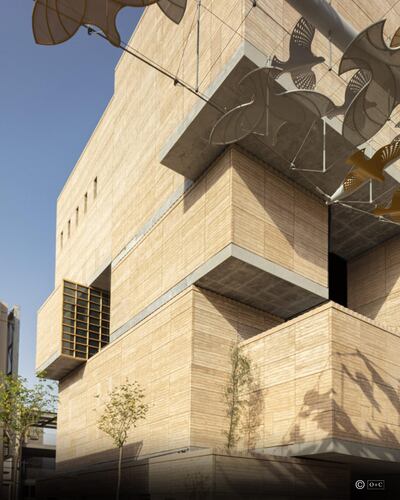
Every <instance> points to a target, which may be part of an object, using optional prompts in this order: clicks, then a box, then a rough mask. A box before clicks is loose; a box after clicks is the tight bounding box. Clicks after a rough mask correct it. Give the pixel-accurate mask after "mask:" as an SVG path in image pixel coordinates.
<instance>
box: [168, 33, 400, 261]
mask: <svg viewBox="0 0 400 500" xmlns="http://www.w3.org/2000/svg"><path fill="white" fill-rule="evenodd" d="M265 62H266V61H265V56H264V55H263V54H261V53H260V52H259V51H258V50H257V49H255V48H254V47H253V46H252V45H250V44H249V43H248V42H243V44H242V45H241V46H240V47H239V49H238V50H237V52H236V53H235V54H234V56H233V57H232V59H231V60H230V61H229V62H228V63H227V65H226V66H225V69H224V70H223V71H222V72H221V73H220V75H219V76H218V77H217V78H216V79H215V81H214V82H213V84H212V85H211V86H210V87H209V88H208V89H207V90H206V91H205V94H206V95H207V96H209V97H210V99H211V101H212V103H213V104H214V105H215V107H214V106H213V105H210V104H208V103H205V102H204V101H200V100H199V101H198V103H197V105H196V106H195V107H194V108H193V109H192V111H191V112H190V113H189V115H188V116H187V117H186V119H185V120H184V121H183V122H182V123H181V125H180V126H179V127H178V128H177V130H176V131H175V133H174V134H173V135H172V136H171V137H170V139H169V140H168V142H167V143H166V144H165V146H164V147H163V148H162V150H161V153H160V156H161V163H162V164H163V165H165V166H167V167H168V168H171V169H172V170H174V171H176V172H179V173H180V174H182V175H184V176H185V177H187V178H190V179H196V178H198V177H199V176H200V175H201V174H202V173H203V172H204V171H205V170H206V169H207V168H208V166H209V165H210V164H211V163H212V162H213V161H214V160H215V159H216V158H217V157H218V155H220V154H221V152H222V150H223V149H224V146H218V145H212V144H210V143H209V141H208V139H209V135H210V132H211V130H212V127H213V126H214V124H215V123H216V121H217V120H218V119H219V118H220V117H221V111H219V110H222V109H226V110H229V109H231V108H233V107H234V106H237V105H238V104H242V103H244V102H245V101H246V100H245V98H244V97H243V94H242V92H241V90H240V88H239V82H240V80H241V79H242V78H243V77H244V76H245V75H246V74H248V73H249V72H250V71H251V70H253V69H255V68H257V67H262V66H263V65H265ZM281 84H282V85H284V87H282V92H284V91H285V90H288V89H290V83H288V82H286V81H285V80H282V81H281ZM290 99H292V101H293V109H294V113H296V109H300V108H299V106H301V112H302V114H304V115H305V116H306V119H305V120H304V123H302V124H300V125H299V124H298V123H297V124H296V123H286V124H285V125H284V126H283V127H282V129H281V130H280V131H279V133H278V135H277V141H276V144H273V141H272V139H271V138H268V137H265V136H260V135H255V134H250V135H249V136H247V137H246V138H245V139H243V140H241V141H239V142H238V144H239V145H240V146H241V147H242V148H243V149H244V150H246V151H247V152H248V153H250V154H252V155H253V156H254V157H256V158H257V159H259V160H261V161H262V162H265V163H266V164H268V166H269V167H273V168H275V169H276V170H278V171H280V172H281V173H283V174H284V175H285V176H287V177H288V178H291V179H293V180H294V181H295V182H296V183H298V184H299V185H301V186H302V187H304V188H305V189H307V190H309V191H310V192H311V193H313V194H314V195H316V196H319V197H320V198H322V199H324V196H323V195H322V194H321V193H320V192H319V191H318V190H317V189H316V186H318V188H319V189H320V190H321V191H323V192H325V193H327V194H329V195H330V194H332V193H333V192H335V191H336V189H337V187H338V186H339V185H340V183H341V182H342V180H343V178H344V177H345V175H346V174H347V172H348V171H349V169H350V166H349V165H348V164H346V162H345V160H346V158H347V157H348V156H349V155H350V154H351V153H352V152H354V149H355V146H354V145H353V144H351V143H349V142H348V141H346V140H345V139H344V138H343V136H342V135H341V132H340V131H341V123H340V121H339V120H338V119H337V118H333V119H331V120H326V142H325V144H326V148H325V153H326V167H327V169H328V170H327V172H325V173H322V166H323V123H322V120H321V119H320V118H319V117H318V116H316V115H315V114H313V112H312V111H311V110H309V109H306V110H305V108H304V106H303V104H300V103H299V102H298V101H296V99H295V98H294V97H290ZM216 108H218V109H216ZM291 163H294V165H295V167H296V169H308V170H320V171H318V172H304V171H299V170H293V169H291V168H290V167H291ZM399 181H400V174H399V171H398V169H397V168H396V166H395V165H391V166H390V167H388V168H387V170H386V175H385V181H384V182H382V183H374V186H373V197H374V198H378V200H379V204H384V203H386V202H388V201H389V200H390V198H391V196H392V193H393V190H394V189H395V188H396V186H397V185H398V182H399ZM368 198H369V186H368V185H366V186H365V187H363V188H361V189H360V190H359V191H358V192H357V193H355V195H354V196H352V197H351V199H352V200H355V201H362V200H368ZM344 201H346V200H344ZM356 207H358V208H361V209H367V208H368V207H369V208H371V205H356ZM331 223H332V225H331V228H332V231H331V242H330V243H331V251H332V252H334V253H336V254H338V255H340V256H341V257H343V258H345V259H350V258H352V257H354V256H356V255H358V254H360V253H362V252H364V251H366V250H368V249H370V248H372V247H373V246H375V245H377V244H379V243H381V242H383V241H385V240H387V239H388V238H391V237H393V236H395V235H397V234H400V226H398V225H395V224H391V223H385V222H380V221H379V220H378V219H377V218H376V217H374V216H372V215H369V214H365V213H361V212H357V211H356V210H352V209H350V208H347V207H344V206H342V205H333V206H332V209H331Z"/></svg>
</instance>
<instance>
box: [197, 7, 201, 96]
mask: <svg viewBox="0 0 400 500" xmlns="http://www.w3.org/2000/svg"><path fill="white" fill-rule="evenodd" d="M200 17H201V0H197V43H196V59H197V60H196V92H198V91H199V80H200Z"/></svg>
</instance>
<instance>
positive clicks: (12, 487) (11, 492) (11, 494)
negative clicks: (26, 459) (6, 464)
mask: <svg viewBox="0 0 400 500" xmlns="http://www.w3.org/2000/svg"><path fill="white" fill-rule="evenodd" d="M16 461H17V459H16V457H15V455H13V456H12V457H11V478H10V479H11V480H10V488H9V490H8V498H9V500H14V492H15V477H16V473H15V470H16V469H15V467H16V466H15V464H16Z"/></svg>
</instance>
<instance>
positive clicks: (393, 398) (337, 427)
mask: <svg viewBox="0 0 400 500" xmlns="http://www.w3.org/2000/svg"><path fill="white" fill-rule="evenodd" d="M333 356H338V357H339V359H340V358H341V361H340V378H341V386H342V390H341V394H337V393H336V391H335V390H334V389H331V390H328V391H326V392H320V391H319V389H318V386H319V382H320V379H321V377H322V374H320V375H319V380H318V382H317V383H316V387H315V388H314V389H311V390H309V391H307V392H306V394H305V395H304V398H303V404H302V407H301V409H300V411H299V412H298V413H297V415H296V417H295V420H294V422H293V425H292V427H291V429H290V431H289V442H290V443H293V442H295V443H304V442H305V441H306V440H305V436H304V435H302V434H301V430H302V429H303V428H304V423H305V421H307V420H308V419H311V420H312V421H314V422H317V424H318V428H319V429H322V430H324V431H326V433H327V434H331V435H333V437H336V438H341V439H347V440H348V441H356V442H362V443H364V444H365V443H368V444H371V445H377V446H383V447H384V446H387V447H389V448H400V441H399V435H397V436H396V435H395V434H394V432H393V431H392V430H391V429H390V427H389V425H390V422H388V420H389V419H390V417H389V413H390V412H392V414H393V415H395V416H396V417H395V420H396V424H395V425H396V427H397V425H398V421H399V419H400V397H399V387H400V385H399V384H400V380H399V379H397V378H395V377H393V376H392V375H391V374H390V373H388V372H386V371H385V370H383V369H382V368H379V367H378V366H377V365H376V364H375V363H374V362H373V361H371V360H370V359H369V358H368V357H367V356H366V355H365V354H363V353H362V352H360V351H359V350H358V349H357V350H356V351H355V352H353V353H348V354H343V353H339V352H336V353H333ZM344 358H346V359H344ZM350 358H352V359H353V360H357V361H359V362H360V370H357V369H351V368H349V364H346V363H345V362H346V360H348V359H350ZM378 368H379V370H380V372H381V373H382V372H385V374H386V375H387V377H386V378H384V377H383V375H381V374H380V373H379V371H378ZM345 379H347V380H349V381H352V382H353V383H354V387H355V388H358V390H359V391H360V392H361V394H362V396H363V397H365V398H366V400H367V401H368V404H367V410H368V411H369V412H370V411H371V409H372V412H373V415H374V416H373V417H371V415H370V413H369V414H368V415H366V416H365V417H364V416H362V418H363V420H362V421H361V424H363V425H366V426H367V429H368V430H367V432H365V431H366V429H361V428H360V425H359V422H356V419H355V417H354V416H352V415H349V413H348V412H346V410H345V402H344V398H351V396H349V395H348V394H346V391H345V389H344V382H345ZM378 396H379V401H378ZM348 401H349V400H348ZM355 404H356V405H357V402H356V403H355ZM360 405H361V403H360ZM386 405H389V407H387V406H386ZM329 408H330V410H331V411H332V412H333V427H332V424H331V420H330V419H326V418H325V415H324V413H326V411H324V410H322V409H329ZM364 420H365V421H364ZM392 420H393V418H392ZM385 422H386V423H385ZM388 424H389V425H388ZM321 451H323V450H321ZM313 453H315V450H314V451H313ZM304 454H307V449H305V450H304Z"/></svg>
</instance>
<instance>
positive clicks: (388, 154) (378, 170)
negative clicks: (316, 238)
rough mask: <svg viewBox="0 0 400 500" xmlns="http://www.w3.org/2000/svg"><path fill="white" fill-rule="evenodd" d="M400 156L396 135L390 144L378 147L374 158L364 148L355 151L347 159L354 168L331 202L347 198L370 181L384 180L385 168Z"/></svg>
mask: <svg viewBox="0 0 400 500" xmlns="http://www.w3.org/2000/svg"><path fill="white" fill-rule="evenodd" d="M399 158H400V136H396V137H395V138H394V139H393V141H392V142H391V143H390V144H387V145H386V146H383V147H381V148H380V149H378V151H376V153H375V154H374V155H373V156H372V158H367V157H366V156H365V154H364V150H360V151H357V152H355V153H354V154H352V155H351V156H350V157H349V158H348V159H347V163H349V164H350V165H353V168H352V170H351V171H350V172H349V173H348V174H347V175H346V177H345V178H344V180H343V182H342V184H341V185H340V186H339V188H338V189H337V190H336V191H335V193H334V194H333V195H332V196H331V198H330V202H331V203H334V202H337V201H340V200H342V199H343V198H346V197H347V196H349V195H350V194H352V193H355V192H356V191H357V190H358V189H359V188H360V187H361V186H363V185H364V184H365V183H366V182H368V181H372V180H375V181H379V182H383V180H384V176H383V171H384V169H385V168H386V167H388V166H389V165H390V164H392V163H393V162H394V161H396V160H398V159H399Z"/></svg>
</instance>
